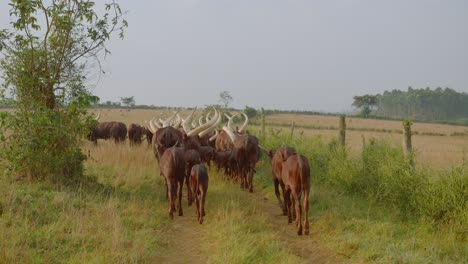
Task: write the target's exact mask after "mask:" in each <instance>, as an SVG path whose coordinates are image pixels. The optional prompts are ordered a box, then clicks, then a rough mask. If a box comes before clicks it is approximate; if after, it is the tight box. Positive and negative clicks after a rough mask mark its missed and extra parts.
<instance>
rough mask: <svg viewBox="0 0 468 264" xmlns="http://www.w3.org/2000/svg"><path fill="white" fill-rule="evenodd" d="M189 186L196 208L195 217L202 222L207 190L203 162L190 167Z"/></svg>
mask: <svg viewBox="0 0 468 264" xmlns="http://www.w3.org/2000/svg"><path fill="white" fill-rule="evenodd" d="M190 188H191V191H192V194H193V199H194V200H195V207H196V208H197V217H198V221H199V222H200V224H203V217H204V216H205V198H206V192H207V191H208V172H207V171H206V167H205V166H204V165H203V164H197V165H194V166H193V167H192V170H191V173H190Z"/></svg>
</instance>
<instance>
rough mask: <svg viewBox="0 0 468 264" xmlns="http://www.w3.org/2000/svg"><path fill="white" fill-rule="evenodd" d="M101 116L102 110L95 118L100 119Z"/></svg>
mask: <svg viewBox="0 0 468 264" xmlns="http://www.w3.org/2000/svg"><path fill="white" fill-rule="evenodd" d="M100 117H101V112H99V113H98V114H97V116H96V117H95V118H94V120H96V121H98V120H99V118H100Z"/></svg>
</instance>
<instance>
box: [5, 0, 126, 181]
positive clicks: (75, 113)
mask: <svg viewBox="0 0 468 264" xmlns="http://www.w3.org/2000/svg"><path fill="white" fill-rule="evenodd" d="M9 6H10V18H11V21H12V22H11V23H10V28H6V29H1V30H0V51H1V52H2V55H3V57H2V58H1V60H0V74H1V77H2V78H3V79H4V83H3V85H2V87H1V96H2V98H3V99H5V98H6V97H7V94H8V93H9V94H10V96H11V100H12V102H13V106H14V107H15V111H14V112H13V113H9V114H6V113H3V114H2V115H1V117H2V119H1V123H0V124H1V131H0V132H1V133H2V135H8V136H3V137H2V139H3V143H2V144H3V145H4V146H3V147H2V151H1V153H0V154H1V156H2V157H3V158H6V159H7V161H8V164H9V169H10V171H12V172H14V173H15V174H21V175H27V176H32V177H43V176H47V175H57V174H61V175H67V176H69V175H75V174H80V173H81V171H82V161H83V159H84V156H83V155H82V153H81V150H80V148H79V143H80V141H81V139H82V138H83V136H84V135H86V133H87V132H88V131H89V127H90V126H91V122H92V118H90V117H89V116H88V115H87V113H86V109H85V108H86V107H89V106H90V105H91V103H96V102H97V101H98V98H97V97H95V96H93V95H92V94H91V92H90V91H89V90H88V89H87V88H86V80H87V76H88V74H89V73H90V72H89V71H90V70H92V69H96V70H101V69H100V64H99V57H100V56H101V55H105V54H107V53H108V50H107V49H106V46H105V43H106V41H107V40H109V39H110V37H111V35H113V34H114V33H118V34H119V35H120V37H121V38H123V33H124V29H125V28H126V27H127V22H126V21H125V20H124V19H123V17H122V15H123V13H122V11H121V9H120V6H119V5H118V4H117V3H116V2H114V1H112V2H110V3H108V4H105V5H104V11H102V12H98V11H96V7H95V2H93V1H87V0H70V1H59V0H53V1H44V0H11V1H10V3H9Z"/></svg>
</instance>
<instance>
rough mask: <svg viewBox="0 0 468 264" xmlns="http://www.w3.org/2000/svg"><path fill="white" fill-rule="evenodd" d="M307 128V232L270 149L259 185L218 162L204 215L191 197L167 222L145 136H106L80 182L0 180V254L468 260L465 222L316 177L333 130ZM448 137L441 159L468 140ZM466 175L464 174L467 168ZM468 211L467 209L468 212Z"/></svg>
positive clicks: (336, 171) (55, 258)
mask: <svg viewBox="0 0 468 264" xmlns="http://www.w3.org/2000/svg"><path fill="white" fill-rule="evenodd" d="M154 115H157V113H155V111H150V110H148V111H143V110H136V111H126V110H122V111H120V110H111V111H107V110H104V111H102V115H101V116H102V117H101V120H119V121H123V122H125V123H127V124H129V123H131V122H135V123H141V120H144V119H150V118H151V117H153V116H154ZM306 117H307V116H306ZM327 118H334V117H327ZM289 120H291V118H289ZM364 121H368V122H372V121H369V120H364ZM364 121H363V122H364ZM278 122H285V121H284V120H283V121H281V120H280V121H278ZM351 122H352V123H353V122H354V120H353V121H351ZM379 122H387V121H379ZM354 123H357V122H354ZM415 128H416V125H415ZM458 128H459V127H458ZM458 128H454V129H458ZM462 128H463V127H462ZM254 129H255V128H254ZM284 129H285V128H284V127H283V130H284ZM441 129H442V128H441ZM443 129H446V128H445V126H443ZM307 131H308V132H310V134H306V133H304V136H303V138H299V137H298V138H297V139H298V140H297V142H295V144H298V145H299V146H300V148H298V150H300V151H301V152H304V153H305V154H307V155H308V156H309V159H310V160H311V163H312V165H313V171H312V174H313V175H312V176H313V177H312V179H313V180H312V194H311V197H310V201H311V209H310V220H311V235H310V236H308V237H297V236H296V235H295V228H294V226H293V225H288V224H287V219H286V217H284V216H282V215H281V210H280V208H279V206H278V205H277V202H276V198H275V197H274V192H273V187H272V180H271V172H270V171H271V169H270V166H269V161H268V160H267V159H262V160H261V161H260V162H259V164H258V166H257V174H256V175H255V177H254V180H255V185H254V186H255V187H254V188H255V193H253V194H251V193H248V192H245V191H243V190H241V189H240V188H239V187H238V185H237V184H233V183H231V182H226V181H224V180H223V179H222V176H221V175H220V174H219V173H218V172H217V171H216V170H214V169H212V170H210V173H209V175H210V185H209V189H208V196H207V204H206V210H207V216H206V218H205V222H204V224H203V225H200V224H198V222H197V221H196V214H195V209H194V208H188V207H187V203H186V200H185V198H184V202H183V209H184V216H183V217H177V216H176V217H175V219H174V220H173V221H170V220H169V217H168V212H167V201H166V198H165V191H164V186H163V179H162V177H161V176H159V169H158V167H157V163H156V161H155V159H154V156H153V154H152V151H151V149H150V148H149V147H148V146H147V145H146V144H143V145H142V146H139V147H133V148H132V147H129V146H128V144H125V145H115V144H113V143H112V142H103V141H100V142H99V145H98V146H97V147H95V146H93V145H92V144H90V143H88V142H87V143H85V144H84V145H83V150H84V152H85V153H89V155H90V157H89V158H88V160H87V161H86V164H85V165H86V177H85V178H82V179H80V180H79V182H78V183H74V184H70V185H64V184H61V183H55V182H50V181H43V182H31V181H28V180H25V179H22V180H17V179H16V178H12V177H6V176H4V177H2V178H1V180H0V191H1V195H0V237H1V238H2V239H1V240H0V263H63V262H65V263H187V262H191V263H206V262H209V263H465V262H466V259H468V252H467V251H466V248H467V247H468V243H467V240H466V236H467V230H466V228H465V227H466V225H464V226H463V225H461V228H460V226H457V225H456V224H454V223H452V222H445V223H444V222H442V223H434V222H433V221H431V219H426V218H421V217H417V216H416V213H415V212H412V211H409V212H408V211H404V210H401V208H400V207H399V206H398V203H396V202H393V201H392V199H393V197H394V196H392V194H386V195H387V196H382V197H383V198H382V199H377V198H375V199H374V198H369V197H367V196H364V195H362V194H360V193H357V192H356V193H354V192H349V191H346V190H345V189H343V188H339V185H333V184H325V183H323V182H321V181H320V180H319V178H320V176H319V175H318V173H319V170H320V166H319V165H320V164H321V162H322V161H321V159H322V156H320V155H321V154H320V153H321V152H322V149H321V148H323V147H324V146H325V147H326V146H327V144H329V142H330V139H331V138H332V137H334V134H336V131H333V130H326V129H308V130H307ZM437 131H439V130H437ZM352 132H353V131H350V132H348V135H349V139H350V141H349V142H350V144H352V142H353V141H352V140H353V138H354V137H356V138H357V139H356V141H357V142H358V143H356V145H359V144H361V145H360V148H359V147H356V149H355V150H353V152H354V153H355V154H356V153H358V152H359V150H360V149H362V139H361V137H360V134H357V135H354V136H353V134H352ZM359 132H362V131H359ZM327 133H329V134H327ZM366 133H369V136H368V137H367V136H366V138H367V140H369V139H370V138H371V137H375V138H382V140H388V141H390V142H393V143H395V140H396V139H392V138H391V137H392V136H396V137H400V140H401V135H399V134H394V133H380V132H371V131H366ZM444 133H448V132H444ZM309 136H310V137H309ZM380 136H382V137H380ZM418 137H419V136H418V135H416V136H415V145H416V148H417V149H418V153H417V160H418V162H420V163H421V162H423V161H424V160H425V162H427V163H430V164H434V167H436V168H437V169H438V170H445V169H444V166H445V165H447V164H448V163H436V160H431V159H428V158H431V157H433V156H426V157H421V156H420V155H421V150H420V149H419V148H418V147H421V148H422V147H427V146H422V145H421V146H419V145H418V144H419V143H417V142H418V141H416V138H418ZM426 137H427V140H428V141H431V140H438V139H441V138H443V139H447V140H455V139H458V138H460V139H461V140H463V139H464V140H465V146H466V139H467V138H466V137H450V136H445V137H441V136H424V138H426ZM281 140H282V139H281V138H280V139H277V138H274V137H271V138H269V139H268V140H267V141H268V142H262V144H265V146H268V147H270V146H275V145H277V144H280V143H281V142H280V141H281ZM450 142H452V143H451V144H448V145H444V146H446V147H447V149H446V151H447V152H445V154H443V153H441V154H440V157H443V158H445V156H448V155H449V154H448V153H450V155H453V156H456V154H454V153H458V152H456V151H457V148H455V147H458V144H462V143H457V141H450ZM398 143H399V142H398ZM398 143H395V144H397V145H398ZM351 148H352V147H351ZM309 150H312V151H315V152H309ZM449 151H451V152H449ZM313 153H317V154H320V155H317V156H315V155H314V154H313ZM356 155H357V154H356ZM377 156H380V155H377ZM457 159H459V160H457ZM340 162H341V161H340V160H336V161H335V160H333V157H332V160H330V161H327V164H328V165H327V166H328V167H329V168H328V169H326V171H327V174H326V175H324V176H326V177H334V179H335V178H336V179H341V178H339V177H343V176H346V175H347V174H349V175H354V170H355V168H356V167H355V166H354V162H355V161H354V160H349V161H346V162H344V163H340ZM461 163H462V158H461V157H460V156H456V157H455V158H454V159H453V164H450V166H455V165H460V164H461ZM444 164H445V165H444ZM333 165H336V166H335V167H333ZM382 166H383V167H382ZM382 166H381V167H376V170H377V171H376V173H384V174H385V173H386V172H388V171H390V172H392V171H394V170H395V168H396V169H398V167H392V166H393V165H392V164H383V165H382ZM420 166H422V165H420ZM382 168H384V169H385V168H386V170H384V171H382ZM447 171H450V170H447ZM465 171H466V168H465ZM320 173H321V172H320ZM428 173H433V172H432V171H430V172H428ZM356 175H358V174H356ZM463 175H465V178H464V179H466V174H463ZM370 179H372V178H370ZM345 180H349V179H346V178H345ZM390 180H392V179H390ZM322 181H323V180H322ZM395 181H398V180H396V179H395ZM382 183H385V182H382ZM397 183H398V182H397ZM385 184H388V183H385ZM389 187H392V186H389ZM465 188H466V186H465ZM464 190H465V198H466V197H467V196H466V195H467V194H466V189H464ZM184 193H185V190H184ZM388 195H390V196H388ZM446 199H449V197H446ZM461 213H462V214H463V213H465V219H468V218H466V217H467V216H468V212H467V211H466V210H465V211H464V212H461ZM447 219H451V218H447Z"/></svg>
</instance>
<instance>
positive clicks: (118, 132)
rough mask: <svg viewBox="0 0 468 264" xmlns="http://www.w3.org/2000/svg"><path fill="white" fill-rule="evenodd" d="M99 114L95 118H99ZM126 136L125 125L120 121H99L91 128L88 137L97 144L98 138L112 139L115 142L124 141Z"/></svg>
mask: <svg viewBox="0 0 468 264" xmlns="http://www.w3.org/2000/svg"><path fill="white" fill-rule="evenodd" d="M99 117H100V114H98V115H97V117H96V118H95V119H96V121H97V120H99ZM126 137H127V126H126V125H125V124H124V123H122V122H115V121H111V122H100V123H97V124H96V126H95V127H93V128H91V131H90V132H89V134H88V139H89V140H90V141H92V142H94V144H95V145H97V140H98V139H114V141H115V143H121V142H124V141H125V139H126Z"/></svg>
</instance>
